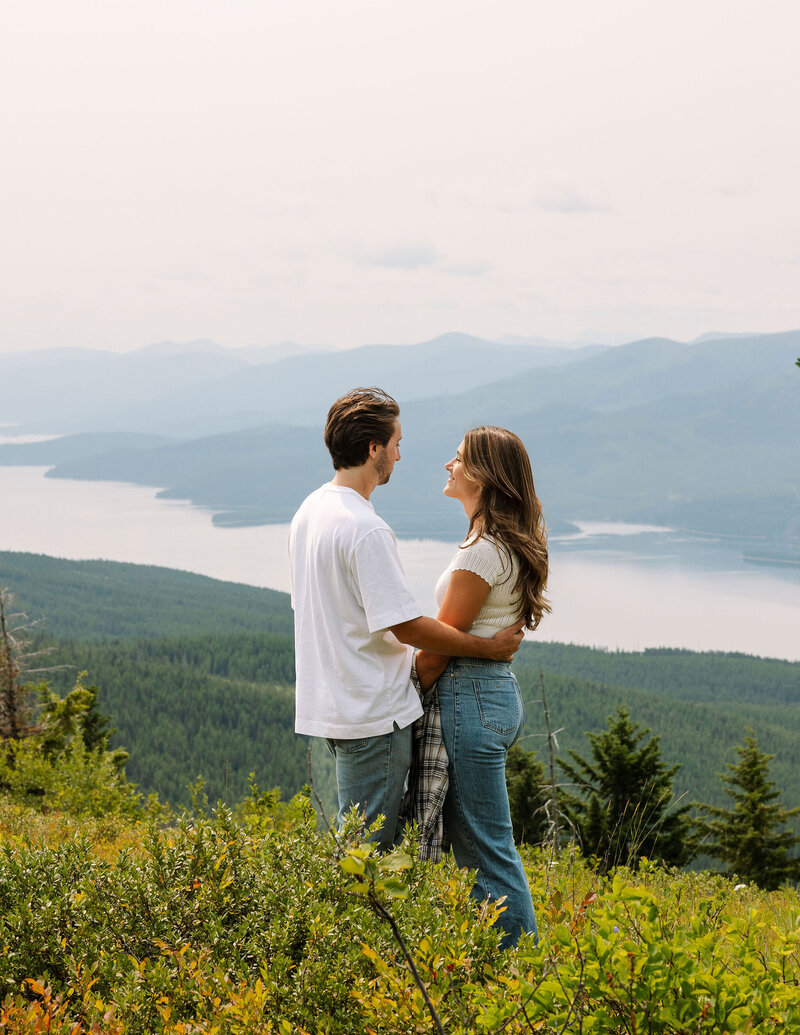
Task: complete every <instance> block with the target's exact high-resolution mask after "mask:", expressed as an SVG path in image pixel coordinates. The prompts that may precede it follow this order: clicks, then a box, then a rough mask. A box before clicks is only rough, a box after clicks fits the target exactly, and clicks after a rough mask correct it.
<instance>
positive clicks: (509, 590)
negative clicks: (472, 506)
mask: <svg viewBox="0 0 800 1035" xmlns="http://www.w3.org/2000/svg"><path fill="white" fill-rule="evenodd" d="M454 571H471V572H474V573H475V574H476V575H479V576H480V577H481V578H482V579H483V581H484V582H487V583H488V584H489V595H488V596H487V598H486V600H485V602H484V605H483V607H482V608H481V609H480V611H479V612H478V617H477V618H476V619H475V624H474V625H473V626H472V628H471V629H469V630H467V631H468V632H471V633H472V635H473V636H485V637H487V638H488V637H490V636H494V634H495V633H496V632H497V631H498V629H505V628H506V627H507V626H509V625H513V624H514V622H515V621H516V619H517V618H518V616H519V611H520V596H519V593H515V592H514V584H515V582H516V581H517V576H518V573H519V567H518V564H517V559H516V557H515V556H514V555H513V554H512V559H511V563H510V564H509V561H508V557H507V555H506V552H505V551H504V550H503V549H502V548H500V547H499V546H498V545H497V543H496V542H495V540H494V539H491V538H481V539H478V540H477V541H476V542H474V543H470V544H469V546H462V547H460V548H459V549H458V550H457V551H456V554H455V557H453V559H452V561H451V562H450V564H449V565H448V566H447V568H445V570H444V571H443V572H442V574H441V575H440V576H439V581H438V582H437V583H436V606H437V607H441V606H442V601H443V600H444V597H445V593H446V592H447V587H448V585H449V583H450V574H451V573H452V572H454Z"/></svg>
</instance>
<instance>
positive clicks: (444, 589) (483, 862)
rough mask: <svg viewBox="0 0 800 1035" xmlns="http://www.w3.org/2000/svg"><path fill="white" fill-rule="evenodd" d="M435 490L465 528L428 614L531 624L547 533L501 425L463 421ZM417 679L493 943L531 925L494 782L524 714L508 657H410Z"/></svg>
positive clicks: (490, 631) (529, 480)
mask: <svg viewBox="0 0 800 1035" xmlns="http://www.w3.org/2000/svg"><path fill="white" fill-rule="evenodd" d="M446 469H447V472H448V475H449V477H448V479H447V485H446V486H445V488H444V494H445V496H450V497H451V498H452V499H457V500H459V501H460V502H461V505H462V506H463V507H464V510H465V512H466V515H467V518H468V520H469V528H468V530H467V535H466V538H465V540H464V542H463V543H462V545H461V547H460V548H459V549H458V551H457V553H456V555H455V557H454V558H453V560H452V561H451V562H450V565H449V566H448V568H447V569H446V571H445V572H444V573H443V574H442V576H441V578H440V579H439V581H438V583H437V585H436V602H437V604H438V605H439V619H440V620H441V621H443V622H447V624H448V625H453V626H455V627H456V628H458V629H462V630H464V631H469V632H471V633H473V634H474V635H476V636H493V635H494V634H495V633H496V632H497V631H498V630H499V629H502V628H504V627H506V626H508V625H510V624H512V623H513V622H514V621H515V620H519V621H521V622H524V624H525V626H526V628H528V629H535V628H536V626H537V625H538V624H539V621H540V620H541V617H542V615H543V614H544V612H546V611H549V610H550V606H549V605H548V603H547V601H546V600H545V598H544V596H543V593H544V588H545V585H546V583H547V536H546V532H545V528H544V523H543V519H542V508H541V504H540V503H539V500H538V499H537V497H536V492H535V490H534V485H533V475H532V473H531V465H530V460H529V459H528V454H527V452H526V451H525V447H524V446H523V444H522V442H521V441H520V440H519V438H518V437H517V436H516V435H515V434H513V433H512V432H510V431H506V430H505V429H504V428H496V427H479V428H474V429H473V430H472V431H468V432H467V434H466V435H465V437H464V440H463V442H462V443H461V445H460V446H459V448H458V450H457V452H456V455H455V457H454V458H453V459H452V460H451V461H450V463H448V464H446ZM416 668H417V675H418V677H419V680H420V684H421V686H422V687H423V688H428V687H432V686H433V684H434V683H435V684H436V687H435V691H434V692H435V693H436V694H437V695H438V702H439V709H440V715H441V724H442V736H443V739H444V745H445V747H446V749H447V755H448V759H449V766H448V776H449V786H448V790H447V796H446V798H445V802H444V809H443V817H444V826H445V830H446V833H447V837H448V838H449V840H450V843H451V845H452V848H453V854H454V856H455V859H456V862H457V863H458V865H459V866H467V867H469V868H470V869H474V870H477V871H478V873H477V877H476V882H475V887H474V889H473V894H474V895H475V896H476V897H478V898H479V899H481V900H483V899H497V898H501V897H505V911H504V912H503V913H502V914H501V916H500V920H499V923H500V925H501V926H502V927H503V929H504V931H505V935H504V938H503V945H504V947H505V946H508V945H513V944H515V943H516V942H517V940H518V938H519V936H520V934H521V933H522V932H525V931H528V932H532V933H534V934H535V933H536V918H535V916H534V912H533V903H532V902H531V894H530V889H529V888H528V882H527V879H526V877H525V871H524V869H523V866H522V862H521V860H520V857H519V854H518V852H517V850H516V847H515V845H514V837H513V830H512V826H511V814H510V810H509V805H508V793H507V791H506V783H505V769H506V754H507V752H508V749H509V748H510V747H511V745H512V744H513V743H514V741H515V740H516V738H517V736H518V735H519V731H520V728H521V726H522V722H523V711H522V699H521V697H520V692H519V687H518V685H517V681H516V679H515V678H514V676H513V675H512V674H511V668H510V665H509V664H508V663H505V662H499V661H497V662H495V661H482V660H479V659H472V658H448V657H446V656H444V655H440V654H432V653H431V652H429V651H424V650H423V651H420V652H419V653H418V654H417V657H416Z"/></svg>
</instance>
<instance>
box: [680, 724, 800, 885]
mask: <svg viewBox="0 0 800 1035" xmlns="http://www.w3.org/2000/svg"><path fill="white" fill-rule="evenodd" d="M736 751H737V753H738V755H739V762H738V764H736V765H734V764H733V763H732V762H728V769H729V772H728V773H727V774H726V773H720V774H719V775H720V779H721V780H722V782H723V783H724V784H725V793H726V794H727V795H729V796H730V797H731V798H733V801H734V806H733V808H732V809H721V808H715V807H714V806H711V805H700V806H698V807H699V808H700V809H702V811H703V812H705V813H706V814H707V816H708V817H709V818H708V819H698V820H697V821H696V824H697V827H698V830H699V832H700V833H701V834H702V835H704V837H705V838H706V840H705V841H704V843H703V850H704V851H706V852H707V853H708V854H709V855H711V856H713V857H714V858H716V859H719V860H721V861H722V862H724V863H727V864H728V868H729V870H730V872H732V873H736V874H737V875H738V876H740V877H743V878H744V879H745V880H751V881H754V882H755V883H756V884H758V885H759V886H760V887H762V888H765V889H766V890H768V891H772V890H774V889H775V888H777V887H779V886H780V885H781V884H782V883H783V882H784V881H786V880H797V879H798V877H800V859H796V858H794V859H793V858H790V857H789V852H790V851H791V849H792V848H793V847H794V846H795V845H796V844H798V843H800V837H797V836H796V835H795V834H793V833H792V832H791V830H786V829H781V828H783V827H785V825H786V821H787V820H788V819H789V818H790V817H791V816H796V815H798V814H800V807H798V808H794V809H785V808H784V807H783V806H782V805H780V804H779V802H778V801H777V799H778V797H779V794H778V791H776V790H774V787H775V782H774V781H773V780H770V779H769V763H770V761H771V760H772V759H773V758H774V757H775V756H774V755H767V754H765V753H764V752H763V751H759V750H758V743H757V742H756V738H755V737H754V736H753V734H752V732H751V733H750V734H749V735H748V736H747V737H746V738H745V742H744V745H743V746H740V747H737V749H736Z"/></svg>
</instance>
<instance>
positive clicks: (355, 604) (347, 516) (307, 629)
mask: <svg viewBox="0 0 800 1035" xmlns="http://www.w3.org/2000/svg"><path fill="white" fill-rule="evenodd" d="M289 559H290V562H291V572H292V607H293V609H294V626H295V658H296V670H297V715H296V721H295V730H296V731H297V733H303V734H307V735H310V736H315V737H330V738H332V739H343V740H354V739H358V738H361V737H374V736H378V735H380V734H383V733H390V732H391V731H392V729H393V728H394V724H395V723H397V725H398V726H399V727H400V728H401V729H403V728H405V727H406V726H408V725H409V724H410V723H412V722H413V721H414V719H416V718H418V717H419V716H420V715H421V714H422V708H421V706H420V702H419V697H418V695H417V692H416V691H415V689H414V687H413V684H412V683H411V678H410V673H411V656H412V651H411V648H410V647H406V646H404V645H403V644H402V643H400V641H399V640H398V639H397V637H395V636H394V635H393V634H392V633H391V632H390V631H389V628H390V626H393V625H397V624H398V623H399V622H408V621H410V620H411V619H413V618H419V616H420V615H421V614H422V612H421V611H420V608H419V605H418V604H417V602H416V600H414V598H413V596H412V595H411V592H410V590H409V588H408V584H407V582H406V577H405V573H404V572H403V568H402V565H401V564H400V558H399V557H398V555H397V543H396V541H395V538H394V533H393V532H392V530H391V528H389V526H388V525H387V524H386V522H385V521H384V520H383V519H382V518H380V517H378V515H377V514H376V513H375V509H374V508H373V506H372V504H371V503H370V502H369V500H366V499H364V497H363V496H362V495H361V494H360V493H358V492H356V491H355V490H354V489H348V488H345V487H344V486H341V485H334V484H333V483H332V482H329V483H327V484H326V485H323V486H321V487H320V488H319V489H317V490H316V492H312V493H311V495H310V496H308V497H307V498H306V499H305V500H304V502H303V503H302V505H301V506H300V509H299V510H298V511H297V513H296V514H295V516H294V519H293V520H292V524H291V529H290V531H289Z"/></svg>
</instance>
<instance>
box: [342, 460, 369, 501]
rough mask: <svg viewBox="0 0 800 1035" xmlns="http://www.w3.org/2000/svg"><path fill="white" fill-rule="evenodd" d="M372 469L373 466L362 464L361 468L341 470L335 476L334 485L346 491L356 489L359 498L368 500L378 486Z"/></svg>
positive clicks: (344, 468) (343, 468)
mask: <svg viewBox="0 0 800 1035" xmlns="http://www.w3.org/2000/svg"><path fill="white" fill-rule="evenodd" d="M371 467H372V465H371V464H362V465H361V466H360V467H342V468H339V470H338V471H337V472H336V474H335V475H334V476H333V484H334V485H340V486H342V488H344V489H354V490H355V491H356V492H357V493H358V494H359V496H363V497H364V499H365V500H368V499H369V498H370V496H371V495H372V493H373V491H374V490H375V487H376V486H377V484H378V481H377V479H376V477H375V471H374V470H372V469H371Z"/></svg>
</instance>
